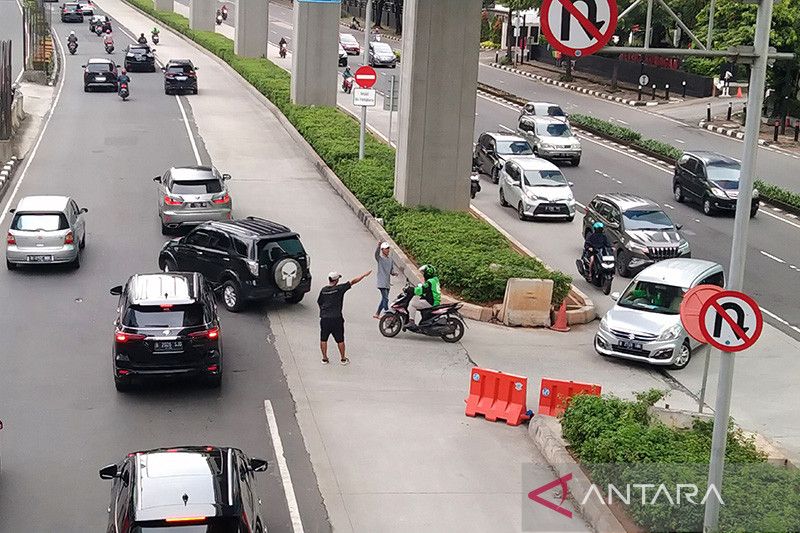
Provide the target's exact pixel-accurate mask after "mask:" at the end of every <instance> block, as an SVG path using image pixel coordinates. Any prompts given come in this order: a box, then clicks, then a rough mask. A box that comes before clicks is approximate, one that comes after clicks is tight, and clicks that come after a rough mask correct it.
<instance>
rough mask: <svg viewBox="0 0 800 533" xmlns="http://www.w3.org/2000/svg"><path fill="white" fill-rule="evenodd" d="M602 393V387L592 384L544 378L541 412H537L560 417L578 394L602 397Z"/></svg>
mask: <svg viewBox="0 0 800 533" xmlns="http://www.w3.org/2000/svg"><path fill="white" fill-rule="evenodd" d="M600 391H601V387H600V385H594V384H592V383H578V382H575V381H562V380H559V379H547V378H542V386H541V388H540V389H539V410H538V411H537V412H538V413H539V414H540V415H548V416H558V415H560V414H562V413H563V412H564V410H565V409H566V408H567V405H568V404H569V401H570V400H571V399H572V397H573V396H575V395H576V394H591V395H592V396H600Z"/></svg>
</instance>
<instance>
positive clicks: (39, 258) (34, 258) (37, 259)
mask: <svg viewBox="0 0 800 533" xmlns="http://www.w3.org/2000/svg"><path fill="white" fill-rule="evenodd" d="M52 260H53V256H52V255H29V256H28V261H30V262H31V263H49V262H50V261H52Z"/></svg>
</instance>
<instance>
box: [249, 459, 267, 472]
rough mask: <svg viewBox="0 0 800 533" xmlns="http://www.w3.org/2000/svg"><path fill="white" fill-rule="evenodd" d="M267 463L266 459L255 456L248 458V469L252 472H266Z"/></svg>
mask: <svg viewBox="0 0 800 533" xmlns="http://www.w3.org/2000/svg"><path fill="white" fill-rule="evenodd" d="M267 464H268V463H267V461H266V459H256V458H255V457H251V458H250V470H252V471H253V472H266V471H267Z"/></svg>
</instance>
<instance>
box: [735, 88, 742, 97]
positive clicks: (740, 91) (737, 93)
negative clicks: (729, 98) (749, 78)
mask: <svg viewBox="0 0 800 533" xmlns="http://www.w3.org/2000/svg"><path fill="white" fill-rule="evenodd" d="M741 97H742V88H741V87H739V88H738V89H736V98H741Z"/></svg>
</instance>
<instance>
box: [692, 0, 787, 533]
mask: <svg viewBox="0 0 800 533" xmlns="http://www.w3.org/2000/svg"><path fill="white" fill-rule="evenodd" d="M772 3H773V0H760V1H759V3H758V14H757V16H756V33H755V39H754V40H753V48H754V50H753V51H754V53H755V57H754V58H753V65H752V68H751V69H750V87H749V89H748V92H749V94H748V95H747V107H746V111H747V121H746V123H745V129H744V143H743V144H744V153H743V154H742V165H741V173H740V176H739V196H738V198H737V200H736V219H735V220H734V222H733V245H732V247H731V264H730V269H729V272H728V283H727V288H728V289H730V290H735V291H740V290H742V285H743V283H744V266H745V258H746V254H747V232H748V230H749V227H750V205H751V202H752V199H753V181H754V174H755V169H756V156H757V155H758V133H759V127H760V126H761V102H762V100H763V98H764V85H765V84H766V78H767V62H768V57H767V54H768V53H769V31H770V28H771V26H772ZM734 357H735V356H734V355H733V354H732V353H720V366H719V378H718V385H717V398H716V402H715V404H714V433H713V436H712V441H711V462H710V464H709V465H708V486H709V488H710V487H711V486H712V485H713V486H714V488H715V489H716V490H717V492H718V493H719V494H722V473H723V469H724V467H725V448H726V446H727V443H728V442H727V441H728V419H729V418H730V411H731V390H732V389H733V366H734ZM719 510H720V501H719V499H718V498H717V497H715V496H710V497H709V498H708V499H707V500H706V508H705V516H704V519H703V531H704V532H709V533H710V532H714V531H717V530H718V529H719Z"/></svg>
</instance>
